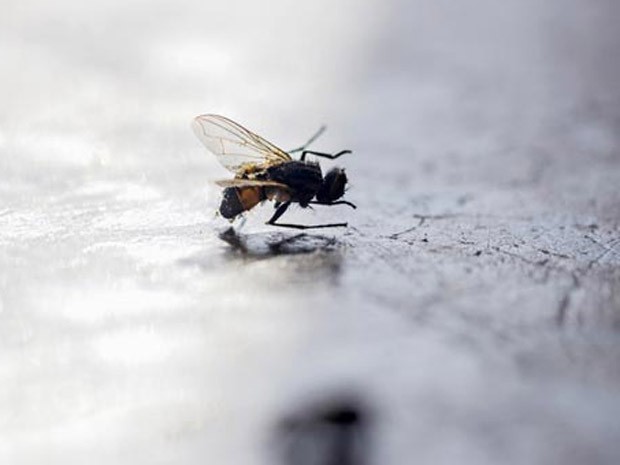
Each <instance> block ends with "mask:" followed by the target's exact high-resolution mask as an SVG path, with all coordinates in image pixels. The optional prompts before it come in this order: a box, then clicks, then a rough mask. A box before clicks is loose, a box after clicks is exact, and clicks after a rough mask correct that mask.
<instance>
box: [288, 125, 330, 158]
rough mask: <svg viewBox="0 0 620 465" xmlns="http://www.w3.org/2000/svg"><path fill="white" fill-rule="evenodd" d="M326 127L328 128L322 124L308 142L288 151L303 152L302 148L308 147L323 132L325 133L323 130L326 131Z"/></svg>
mask: <svg viewBox="0 0 620 465" xmlns="http://www.w3.org/2000/svg"><path fill="white" fill-rule="evenodd" d="M325 129H327V128H326V127H325V126H321V127H320V128H319V130H318V131H317V132H316V133H315V134H314V135H313V136H312V137H311V138H310V139H308V142H306V143H305V144H304V145H302V146H301V147H297V148H296V149H293V150H289V151H288V153H295V152H301V151H302V150H304V149H305V148H306V147H308V146H309V145H310V144H312V142H314V141H315V140H317V139H318V138H319V136H320V135H321V134H323V132H325Z"/></svg>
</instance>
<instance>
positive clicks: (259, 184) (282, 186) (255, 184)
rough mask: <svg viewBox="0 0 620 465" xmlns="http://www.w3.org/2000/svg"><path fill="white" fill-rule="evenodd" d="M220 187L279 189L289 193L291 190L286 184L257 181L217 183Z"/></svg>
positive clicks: (239, 180) (230, 180)
mask: <svg viewBox="0 0 620 465" xmlns="http://www.w3.org/2000/svg"><path fill="white" fill-rule="evenodd" d="M215 184H217V185H218V186H220V187H277V188H278V189H284V190H286V191H289V190H290V188H289V187H288V186H287V185H286V184H282V183H280V182H275V181H261V180H257V179H224V180H220V181H215Z"/></svg>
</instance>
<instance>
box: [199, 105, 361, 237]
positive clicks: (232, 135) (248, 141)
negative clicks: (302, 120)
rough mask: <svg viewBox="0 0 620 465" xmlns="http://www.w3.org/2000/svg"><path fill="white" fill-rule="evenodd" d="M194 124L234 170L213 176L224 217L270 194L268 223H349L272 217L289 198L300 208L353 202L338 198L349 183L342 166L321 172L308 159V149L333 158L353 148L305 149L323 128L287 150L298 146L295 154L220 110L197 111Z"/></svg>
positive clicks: (316, 164)
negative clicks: (334, 150) (225, 176)
mask: <svg viewBox="0 0 620 465" xmlns="http://www.w3.org/2000/svg"><path fill="white" fill-rule="evenodd" d="M192 127H193V129H194V132H195V133H196V135H197V136H198V138H199V139H200V140H201V141H202V143H203V144H204V145H205V146H206V147H207V149H209V151H210V152H212V153H213V154H214V155H215V156H216V157H217V159H218V160H219V162H220V163H221V164H222V165H223V166H224V168H226V169H228V170H230V171H232V172H233V173H235V177H234V179H229V180H225V181H217V184H218V185H219V186H222V187H223V188H224V193H223V198H222V203H221V204H220V209H219V212H220V214H221V215H222V216H223V217H224V218H228V219H230V220H233V219H234V218H236V217H237V216H238V215H240V214H242V213H243V212H245V211H248V210H250V209H252V208H254V207H255V206H256V205H258V204H259V203H261V202H262V201H264V200H272V201H274V202H275V207H276V212H275V213H274V214H273V216H272V217H271V219H270V220H269V221H267V224H271V225H274V226H283V227H287V228H297V229H310V228H330V227H344V226H347V223H329V224H317V225H300V224H287V223H276V221H278V219H279V218H280V217H281V216H282V215H283V214H284V212H285V211H286V210H287V208H288V207H289V206H290V205H291V203H293V202H296V203H298V204H299V205H300V206H301V207H302V208H306V207H308V206H310V205H348V206H350V207H352V208H356V207H355V205H353V204H352V203H351V202H347V201H346V200H338V199H340V198H341V197H342V196H343V195H344V191H345V186H346V184H347V176H346V174H345V172H344V170H343V169H341V168H333V169H331V170H330V171H329V172H328V173H327V174H326V175H325V176H323V173H322V172H321V167H320V165H319V164H318V163H315V162H311V161H306V155H316V156H318V157H324V158H330V159H332V160H333V159H336V158H338V157H340V156H341V155H344V154H346V153H351V151H350V150H343V151H341V152H338V153H336V154H333V155H331V154H328V153H321V152H314V151H310V150H305V148H306V147H307V146H308V145H309V144H310V143H311V142H312V141H313V140H314V139H316V138H317V137H318V136H319V134H320V133H321V132H322V130H323V129H321V130H320V131H319V132H318V133H317V134H316V135H315V136H314V137H312V138H311V139H310V140H309V141H308V142H307V143H306V144H305V145H303V146H302V147H299V148H298V149H295V150H291V152H290V153H293V152H299V151H301V158H300V159H299V160H293V158H291V156H290V155H289V153H287V152H285V151H284V150H282V149H279V148H278V147H276V146H275V145H273V144H272V143H270V142H268V141H266V140H265V139H263V138H262V137H260V136H257V135H256V134H254V133H253V132H251V131H248V130H247V129H245V128H244V127H243V126H241V125H239V124H237V123H235V122H234V121H231V120H229V119H228V118H225V117H223V116H218V115H200V116H197V117H196V118H194V122H193V124H192Z"/></svg>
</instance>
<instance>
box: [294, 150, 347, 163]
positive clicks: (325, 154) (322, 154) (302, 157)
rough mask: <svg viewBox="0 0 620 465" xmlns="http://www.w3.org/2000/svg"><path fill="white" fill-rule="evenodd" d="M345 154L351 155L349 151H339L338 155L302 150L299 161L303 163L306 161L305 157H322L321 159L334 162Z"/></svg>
mask: <svg viewBox="0 0 620 465" xmlns="http://www.w3.org/2000/svg"><path fill="white" fill-rule="evenodd" d="M347 153H351V151H350V150H341V151H340V152H338V153H334V154H331V153H325V152H315V151H314V150H304V151H303V152H301V161H305V160H306V155H314V156H317V157H323V158H329V159H330V160H335V159H336V158H338V157H341V156H342V155H346V154H347Z"/></svg>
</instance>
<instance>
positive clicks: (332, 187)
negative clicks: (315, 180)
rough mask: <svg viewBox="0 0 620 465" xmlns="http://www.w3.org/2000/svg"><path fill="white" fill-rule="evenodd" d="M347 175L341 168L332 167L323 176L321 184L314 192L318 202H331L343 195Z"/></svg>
mask: <svg viewBox="0 0 620 465" xmlns="http://www.w3.org/2000/svg"><path fill="white" fill-rule="evenodd" d="M346 184H347V175H346V174H345V172H344V170H343V169H342V168H332V169H331V170H330V171H328V173H327V174H326V175H325V177H324V178H323V184H322V185H321V188H320V189H319V192H318V193H317V194H316V199H317V200H318V201H319V202H320V203H330V202H333V201H335V200H337V199H339V198H340V197H342V196H343V195H344V190H345V186H346Z"/></svg>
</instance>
